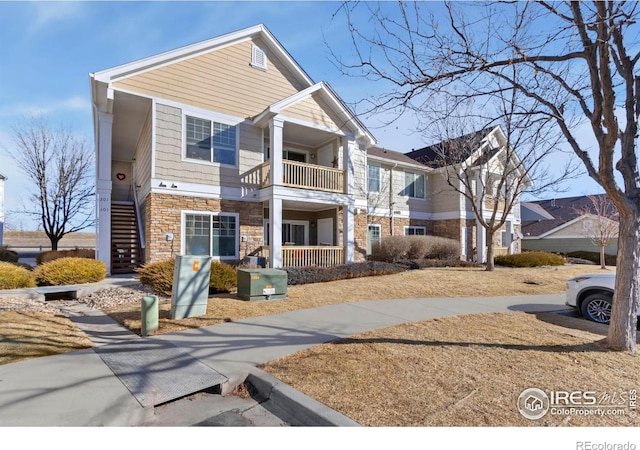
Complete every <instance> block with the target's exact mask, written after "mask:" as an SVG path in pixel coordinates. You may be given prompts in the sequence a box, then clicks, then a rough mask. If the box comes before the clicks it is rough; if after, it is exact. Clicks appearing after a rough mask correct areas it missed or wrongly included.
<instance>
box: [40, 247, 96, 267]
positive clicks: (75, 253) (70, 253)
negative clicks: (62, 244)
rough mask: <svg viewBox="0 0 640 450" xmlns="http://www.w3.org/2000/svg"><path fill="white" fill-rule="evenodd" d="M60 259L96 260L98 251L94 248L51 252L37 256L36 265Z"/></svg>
mask: <svg viewBox="0 0 640 450" xmlns="http://www.w3.org/2000/svg"><path fill="white" fill-rule="evenodd" d="M60 258H87V259H95V258H96V251H95V250H94V249H92V248H75V249H71V250H49V251H46V252H42V253H38V254H37V255H36V264H37V265H40V264H44V263H47V262H49V261H55V260H56V259H60Z"/></svg>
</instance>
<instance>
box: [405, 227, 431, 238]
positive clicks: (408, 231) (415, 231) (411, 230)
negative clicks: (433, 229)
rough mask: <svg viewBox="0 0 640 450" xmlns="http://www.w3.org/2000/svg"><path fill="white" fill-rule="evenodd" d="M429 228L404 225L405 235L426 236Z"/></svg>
mask: <svg viewBox="0 0 640 450" xmlns="http://www.w3.org/2000/svg"><path fill="white" fill-rule="evenodd" d="M426 234H427V229H426V227H414V226H409V227H404V235H405V236H426Z"/></svg>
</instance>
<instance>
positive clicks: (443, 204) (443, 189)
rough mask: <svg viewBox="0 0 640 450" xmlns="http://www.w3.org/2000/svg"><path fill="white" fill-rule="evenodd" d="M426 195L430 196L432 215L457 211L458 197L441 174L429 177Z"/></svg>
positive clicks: (458, 208) (458, 206)
mask: <svg viewBox="0 0 640 450" xmlns="http://www.w3.org/2000/svg"><path fill="white" fill-rule="evenodd" d="M427 185H428V193H429V195H430V196H431V207H432V209H433V212H434V213H441V212H450V211H459V210H460V195H461V194H459V193H458V192H456V191H455V190H454V189H453V188H452V187H451V186H449V184H448V183H447V179H446V176H445V175H443V174H433V175H430V176H429V182H428V183H427Z"/></svg>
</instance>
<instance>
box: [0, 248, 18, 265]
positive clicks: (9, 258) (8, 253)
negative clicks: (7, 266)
mask: <svg viewBox="0 0 640 450" xmlns="http://www.w3.org/2000/svg"><path fill="white" fill-rule="evenodd" d="M0 261H6V262H10V263H17V262H18V254H17V253H16V252H14V251H13V250H9V248H8V247H7V246H6V245H3V246H2V247H0Z"/></svg>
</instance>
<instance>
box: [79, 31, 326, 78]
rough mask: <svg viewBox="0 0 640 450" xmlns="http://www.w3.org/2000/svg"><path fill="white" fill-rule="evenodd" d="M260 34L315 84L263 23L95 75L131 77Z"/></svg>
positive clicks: (291, 66) (294, 69)
mask: <svg viewBox="0 0 640 450" xmlns="http://www.w3.org/2000/svg"><path fill="white" fill-rule="evenodd" d="M256 37H259V38H261V39H262V40H263V42H264V43H265V44H266V46H267V47H268V48H269V49H270V50H271V51H272V52H274V53H275V54H277V55H278V57H280V59H281V60H282V61H283V62H284V64H285V65H286V66H287V67H288V68H289V69H290V70H291V72H292V73H293V74H294V75H295V76H296V78H297V79H299V80H300V81H301V82H303V84H305V85H307V86H311V85H313V84H314V82H313V80H312V79H311V77H310V76H309V75H308V74H307V73H306V72H305V71H304V70H303V69H302V67H301V66H300V65H299V64H298V63H297V62H296V61H295V60H294V59H293V57H292V56H291V55H290V54H289V52H287V50H286V49H285V48H284V47H283V46H282V44H280V42H279V41H278V40H277V39H276V38H275V37H274V36H273V34H271V32H270V31H269V30H268V29H267V27H266V26H265V25H263V24H258V25H254V26H252V27H248V28H244V29H242V30H238V31H234V32H232V33H227V34H223V35H222V36H218V37H215V38H212V39H208V40H206V41H202V42H197V43H195V44H190V45H186V46H184V47H180V48H177V49H174V50H169V51H167V52H164V53H159V54H157V55H153V56H149V57H147V58H142V59H139V60H136V61H133V62H129V63H126V64H122V65H120V66H116V67H113V68H110V69H106V70H102V71H100V72H96V73H93V74H91V78H93V79H94V80H96V81H102V82H104V83H110V82H113V81H117V80H122V79H125V78H129V77H132V76H135V75H138V74H140V73H143V72H146V71H149V70H153V69H157V68H159V67H164V66H167V65H170V64H175V63H177V62H180V61H184V60H185V59H189V58H193V57H195V56H199V55H202V54H205V53H209V52H211V51H215V50H219V49H221V48H224V47H227V46H229V45H233V44H236V43H238V42H242V41H244V40H249V39H253V38H256Z"/></svg>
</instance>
